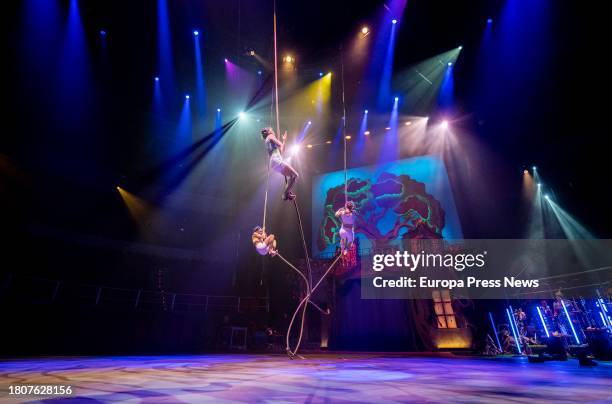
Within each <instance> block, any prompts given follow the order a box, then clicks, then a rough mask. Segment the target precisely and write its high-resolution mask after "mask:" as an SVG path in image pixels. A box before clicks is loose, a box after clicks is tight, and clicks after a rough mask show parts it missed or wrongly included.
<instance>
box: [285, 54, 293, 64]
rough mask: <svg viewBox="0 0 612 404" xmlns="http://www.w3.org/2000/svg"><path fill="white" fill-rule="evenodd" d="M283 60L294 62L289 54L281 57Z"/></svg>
mask: <svg viewBox="0 0 612 404" xmlns="http://www.w3.org/2000/svg"><path fill="white" fill-rule="evenodd" d="M283 61H284V62H286V63H293V62H295V59H294V58H293V57H292V56H291V55H287V56H285V57H284V58H283Z"/></svg>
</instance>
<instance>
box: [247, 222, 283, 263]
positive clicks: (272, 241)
mask: <svg viewBox="0 0 612 404" xmlns="http://www.w3.org/2000/svg"><path fill="white" fill-rule="evenodd" d="M251 240H252V241H253V245H254V246H255V249H256V250H257V252H258V253H259V255H267V254H270V255H271V256H273V257H274V256H275V255H276V254H277V253H278V251H277V250H276V237H274V234H270V235H269V236H268V235H267V234H266V232H265V231H264V229H262V228H261V227H260V226H255V228H254V229H253V235H252V236H251Z"/></svg>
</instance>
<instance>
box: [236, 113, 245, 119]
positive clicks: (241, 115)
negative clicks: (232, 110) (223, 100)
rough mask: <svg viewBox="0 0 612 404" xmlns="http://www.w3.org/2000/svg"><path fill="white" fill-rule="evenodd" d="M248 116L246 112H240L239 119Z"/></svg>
mask: <svg viewBox="0 0 612 404" xmlns="http://www.w3.org/2000/svg"><path fill="white" fill-rule="evenodd" d="M245 116H246V114H245V113H244V112H240V113H238V119H243V118H244V117H245Z"/></svg>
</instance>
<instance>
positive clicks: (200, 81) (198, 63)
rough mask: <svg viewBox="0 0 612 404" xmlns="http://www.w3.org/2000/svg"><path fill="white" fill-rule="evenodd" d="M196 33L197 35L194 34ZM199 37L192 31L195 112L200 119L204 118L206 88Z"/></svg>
mask: <svg viewBox="0 0 612 404" xmlns="http://www.w3.org/2000/svg"><path fill="white" fill-rule="evenodd" d="M196 32H198V34H196ZM199 38H200V35H199V31H194V33H193V41H194V52H195V71H196V77H195V83H196V97H197V99H196V101H197V111H198V116H199V117H200V118H202V119H203V118H204V116H203V115H204V113H205V111H206V87H205V84H204V71H203V69H202V53H201V51H200V39H199Z"/></svg>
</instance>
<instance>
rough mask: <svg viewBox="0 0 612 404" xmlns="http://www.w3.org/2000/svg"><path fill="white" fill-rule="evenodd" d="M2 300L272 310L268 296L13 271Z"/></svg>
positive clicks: (190, 309)
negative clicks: (147, 286) (195, 291)
mask: <svg viewBox="0 0 612 404" xmlns="http://www.w3.org/2000/svg"><path fill="white" fill-rule="evenodd" d="M0 300H8V301H11V302H14V303H21V304H46V305H48V304H57V305H61V304H68V305H71V304H78V305H80V306H83V305H91V306H100V307H105V308H116V309H137V310H143V311H171V312H204V313H207V312H226V313H252V312H259V311H265V312H269V310H270V303H269V300H268V298H267V297H252V296H247V297H245V296H217V295H203V294H193V293H177V292H165V291H155V290H146V289H131V288H118V287H109V286H103V285H91V284H84V283H76V282H70V281H63V280H53V279H45V278H38V277H25V276H16V275H14V274H9V275H8V276H7V277H6V278H5V279H4V280H3V281H2V282H1V283H0Z"/></svg>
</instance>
